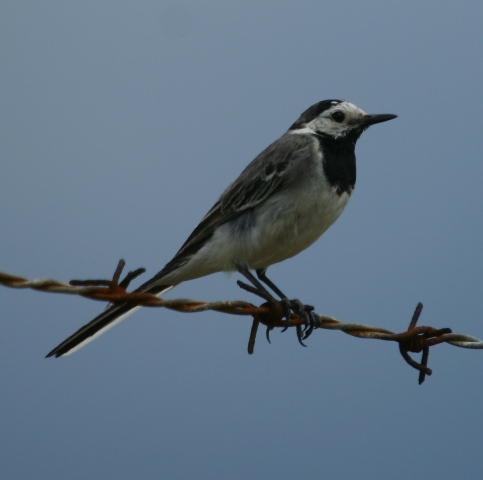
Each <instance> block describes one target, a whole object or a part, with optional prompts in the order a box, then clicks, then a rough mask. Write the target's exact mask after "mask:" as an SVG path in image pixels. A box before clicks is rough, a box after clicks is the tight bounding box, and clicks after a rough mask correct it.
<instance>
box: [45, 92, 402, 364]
mask: <svg viewBox="0 0 483 480" xmlns="http://www.w3.org/2000/svg"><path fill="white" fill-rule="evenodd" d="M393 118H396V115H391V114H381V115H369V114H367V113H365V112H364V111H362V110H361V109H360V108H358V107H356V106H355V105H354V104H352V103H349V102H346V101H341V100H324V101H322V102H319V103H316V104H315V105H312V106H311V107H310V108H308V109H307V110H306V111H305V112H303V113H302V115H300V117H299V119H298V120H297V121H296V122H295V123H294V124H293V125H292V126H291V127H290V128H289V130H288V131H287V132H286V133H285V134H284V135H282V136H281V137H280V138H279V139H278V140H276V141H275V142H274V143H272V144H271V145H270V146H268V147H267V148H266V149H265V150H264V151H263V152H262V153H260V154H259V155H258V156H257V157H256V158H255V160H253V161H252V162H251V163H250V164H249V165H248V166H247V167H246V168H245V170H244V171H243V172H242V173H241V175H240V176H239V177H238V178H237V179H236V180H235V181H234V182H233V183H232V184H231V185H230V186H229V187H228V188H227V189H226V190H225V191H224V192H223V194H222V195H221V197H220V198H219V200H218V201H217V202H216V203H215V205H214V206H213V208H212V209H211V210H210V211H209V212H208V213H207V214H206V215H205V217H204V218H203V219H202V220H201V222H200V223H199V225H198V226H197V227H196V228H195V229H194V231H193V233H192V234H191V235H190V236H189V238H188V239H187V240H186V242H185V243H184V244H183V246H182V247H181V249H180V250H179V252H178V253H177V254H176V255H175V256H174V258H173V259H172V260H171V261H170V262H169V263H167V264H166V266H165V267H164V268H163V269H162V270H161V271H160V272H159V273H157V274H156V275H155V276H154V277H153V278H151V279H150V280H148V281H147V282H146V283H144V284H143V285H141V287H139V288H138V289H137V290H136V291H140V292H148V293H151V294H155V295H161V294H162V293H164V292H166V291H167V290H170V289H171V288H173V287H175V286H176V285H179V284H180V283H181V282H185V281H187V280H192V279H194V278H199V277H203V276H205V275H210V274H212V273H215V272H221V271H225V272H226V271H238V272H240V273H241V274H242V275H243V276H244V277H245V278H247V279H248V280H249V281H250V282H251V283H252V284H253V285H255V287H256V288H260V287H261V288H264V287H263V286H262V285H261V283H260V282H259V281H258V280H257V279H256V278H255V276H254V275H253V274H252V273H251V272H250V270H254V271H255V272H256V274H257V276H258V279H259V280H261V281H262V282H264V283H265V284H266V285H268V286H269V287H270V288H271V289H272V290H273V291H274V292H275V293H276V294H277V295H279V296H280V297H281V298H282V299H285V300H286V297H285V295H283V293H282V292H281V291H280V290H279V289H278V288H277V287H276V286H275V285H274V284H273V283H272V282H271V281H270V280H269V279H268V278H267V277H266V275H265V272H266V270H267V268H268V267H269V266H270V265H272V264H274V263H278V262H281V261H283V260H285V259H287V258H290V257H293V256H294V255H297V254H298V253H299V252H301V251H302V250H304V249H306V248H307V247H308V246H309V245H311V244H312V243H313V242H315V241H316V240H317V239H318V238H319V237H320V236H321V235H322V234H323V233H324V232H325V231H326V230H327V229H328V228H329V227H330V226H331V225H332V224H333V223H334V222H335V220H337V218H338V217H339V215H340V214H341V213H342V211H343V210H344V208H345V206H346V205H347V202H348V201H349V198H350V196H351V193H352V190H353V189H354V185H355V182H356V157H355V152H354V150H355V146H356V142H357V140H358V138H359V137H360V135H361V134H362V132H363V131H364V130H366V129H367V128H368V127H369V126H370V125H374V124H376V123H381V122H386V121H388V120H391V119H393ZM300 305H302V304H300V302H298V301H291V302H289V306H290V308H291V309H292V310H293V311H296V313H300V308H299V307H298V306H300ZM303 307H304V306H303ZM138 308H140V307H139V306H135V307H133V306H131V305H126V304H124V305H123V304H118V305H113V306H111V307H110V308H108V309H107V310H105V311H104V312H103V313H101V314H100V315H99V316H97V317H96V318H94V320H92V321H91V322H89V323H88V324H87V325H85V326H83V327H82V328H80V329H79V330H78V331H77V332H75V333H74V334H73V335H71V336H70V337H69V338H67V339H66V340H65V341H64V342H62V343H61V344H60V345H59V346H57V347H56V348H54V349H53V350H52V351H51V352H50V353H49V354H48V355H47V357H51V356H56V357H60V356H62V355H67V354H70V353H72V352H74V351H76V350H78V349H79V348H81V347H83V346H84V345H85V344H87V343H88V342H90V341H91V340H93V339H94V338H96V337H98V336H99V335H101V334H102V333H104V332H105V331H106V330H108V329H109V328H111V327H113V326H114V325H116V324H118V323H119V322H121V321H122V320H123V319H124V318H126V317H127V316H128V315H129V314H131V313H133V312H134V311H135V310H137V309H138ZM307 310H309V309H307Z"/></svg>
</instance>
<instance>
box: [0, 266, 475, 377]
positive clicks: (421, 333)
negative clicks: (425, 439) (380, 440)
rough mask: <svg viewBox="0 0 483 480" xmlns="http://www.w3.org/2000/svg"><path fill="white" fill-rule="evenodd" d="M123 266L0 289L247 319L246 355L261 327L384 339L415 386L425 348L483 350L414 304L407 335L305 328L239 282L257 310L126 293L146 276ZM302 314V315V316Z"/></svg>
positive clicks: (329, 322) (423, 371) (331, 325)
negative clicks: (425, 322) (430, 321)
mask: <svg viewBox="0 0 483 480" xmlns="http://www.w3.org/2000/svg"><path fill="white" fill-rule="evenodd" d="M124 266H125V262H124V260H120V261H119V263H118V265H117V268H116V271H115V273H114V275H113V277H112V279H111V280H72V281H71V282H70V284H65V283H61V282H58V281H56V280H52V279H40V280H27V279H26V278H23V277H19V276H16V275H11V274H9V273H4V272H0V285H3V286H5V287H9V288H17V289H21V288H24V289H25V288H27V289H33V290H37V291H42V292H52V293H64V294H70V295H80V296H82V297H86V298H89V299H92V300H100V301H104V302H110V303H123V304H125V303H128V304H131V305H133V306H136V305H140V306H146V307H164V308H169V309H171V310H176V311H178V312H185V313H194V312H202V311H207V310H211V311H216V312H221V313H227V314H230V315H246V316H251V317H252V318H253V322H252V327H251V330H250V338H249V341H248V353H249V354H250V355H251V354H253V352H254V350H255V342H256V336H257V332H258V328H259V326H260V324H263V325H265V327H266V337H267V340H268V341H269V342H270V337H269V332H270V331H271V330H273V329H274V328H282V329H286V328H291V327H295V330H296V333H297V340H298V341H299V343H300V344H301V345H303V346H304V347H305V346H306V345H305V344H304V343H303V341H304V340H306V339H307V338H308V337H309V336H310V335H311V334H312V332H313V330H314V329H324V330H340V331H342V332H344V333H346V334H348V335H351V336H353V337H356V338H366V339H375V340H385V341H392V342H397V343H398V346H399V352H400V353H401V355H402V357H403V358H404V360H405V361H406V362H407V363H408V364H409V365H410V366H411V367H413V368H415V369H416V370H418V372H419V384H422V383H423V382H424V380H425V378H426V376H429V375H431V374H432V370H431V369H430V368H429V367H428V358H429V349H430V347H433V346H435V345H439V344H441V343H447V344H449V345H454V346H456V347H460V348H468V349H483V340H480V339H478V338H476V337H472V336H470V335H464V334H461V333H452V331H451V329H450V328H441V329H436V328H434V327H428V326H419V327H418V326H417V323H418V320H419V317H420V315H421V312H422V309H423V305H422V303H418V305H417V306H416V309H415V311H414V314H413V316H412V318H411V321H410V323H409V327H408V329H407V330H406V331H405V332H402V333H394V332H391V331H389V330H385V329H382V328H379V327H372V326H369V325H363V324H357V323H344V322H341V321H339V320H337V319H335V318H333V317H330V316H328V315H317V314H316V313H314V312H312V309H310V312H308V313H309V314H310V316H311V318H310V323H309V324H307V315H306V314H305V315H304V314H296V313H293V311H292V312H291V313H290V315H289V316H288V317H289V318H287V311H286V306H285V305H284V302H283V300H280V301H279V300H276V299H274V298H273V297H271V296H269V297H268V296H266V295H261V294H260V292H259V291H258V290H257V289H256V288H254V287H252V286H251V285H248V284H246V283H243V282H241V281H238V282H237V283H238V285H239V286H240V288H242V289H244V290H246V291H248V292H250V293H253V294H255V295H258V296H261V297H262V298H264V300H266V302H265V303H263V304H262V305H260V306H259V307H256V306H255V305H253V304H251V303H248V302H244V301H216V302H203V301H199V300H191V299H186V298H178V299H174V300H164V299H162V298H159V297H156V296H155V295H151V294H149V293H143V292H127V291H126V289H127V288H128V286H129V284H130V283H131V281H132V280H134V279H135V278H137V277H138V276H139V275H141V274H142V273H144V272H145V269H144V268H138V269H136V270H134V271H130V272H128V274H127V275H126V277H125V278H124V279H123V280H122V281H119V279H120V277H121V274H122V271H123V269H124ZM304 313H305V312H304ZM409 352H412V353H419V352H422V356H421V361H420V362H417V361H415V360H414V359H413V358H411V356H410V355H409Z"/></svg>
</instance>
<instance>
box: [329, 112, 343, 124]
mask: <svg viewBox="0 0 483 480" xmlns="http://www.w3.org/2000/svg"><path fill="white" fill-rule="evenodd" d="M331 118H332V120H334V122H337V123H342V122H343V121H344V118H345V115H344V113H343V112H341V111H340V110H336V111H335V112H334V113H333V114H332V115H331Z"/></svg>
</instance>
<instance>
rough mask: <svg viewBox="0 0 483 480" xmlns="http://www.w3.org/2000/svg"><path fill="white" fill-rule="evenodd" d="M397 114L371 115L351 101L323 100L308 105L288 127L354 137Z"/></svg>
mask: <svg viewBox="0 0 483 480" xmlns="http://www.w3.org/2000/svg"><path fill="white" fill-rule="evenodd" d="M396 117H397V115H392V114H386V113H384V114H377V115H371V114H368V113H366V112H364V111H363V110H361V109H360V108H359V107H357V106H356V105H354V104H353V103H350V102H346V101H344V100H323V101H321V102H318V103H316V104H315V105H312V106H311V107H309V108H308V109H307V110H305V112H303V113H302V115H300V117H299V118H298V120H297V121H296V122H295V123H294V124H293V125H292V126H291V127H290V130H291V131H294V130H298V131H303V130H305V129H306V130H307V132H311V133H316V134H319V135H324V136H329V137H333V138H339V137H345V136H348V135H350V136H353V135H355V136H356V138H357V137H359V135H360V134H361V133H362V132H363V131H364V130H365V129H366V128H368V127H370V126H371V125H374V124H376V123H381V122H387V121H388V120H392V119H393V118H396Z"/></svg>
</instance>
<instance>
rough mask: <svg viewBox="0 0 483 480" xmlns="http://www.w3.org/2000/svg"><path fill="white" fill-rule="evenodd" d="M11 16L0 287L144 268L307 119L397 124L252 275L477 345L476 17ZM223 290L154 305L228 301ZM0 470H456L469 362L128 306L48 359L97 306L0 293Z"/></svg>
mask: <svg viewBox="0 0 483 480" xmlns="http://www.w3.org/2000/svg"><path fill="white" fill-rule="evenodd" d="M228 3H229V2H221V1H219V2H217V1H203V2H198V1H187V2H182V1H179V2H174V1H169V2H168V1H156V2H155V1H138V2H124V1H118V2H112V1H111V2H108V1H101V2H100V1H83V2H72V1H62V2H61V1H57V2H56V1H51V2H37V1H21V0H15V1H13V0H12V1H10V0H4V1H3V2H2V6H1V7H0V9H1V10H0V13H1V14H0V23H1V25H0V27H1V28H0V45H1V46H0V48H1V59H2V60H1V77H0V82H1V109H0V121H1V125H0V138H1V142H0V149H1V151H0V155H1V164H0V201H1V206H2V208H1V214H0V219H1V220H0V221H1V230H0V242H1V243H0V247H1V257H0V260H1V261H0V269H1V270H4V271H8V272H11V273H15V274H18V275H23V276H26V277H29V278H38V277H51V278H56V279H59V280H62V281H68V280H69V279H71V278H93V277H94V278H99V277H101V278H105V277H109V276H110V275H111V273H112V271H113V269H114V267H115V265H116V263H117V261H118V259H119V258H126V260H127V262H128V267H127V268H130V269H132V268H136V267H140V266H145V267H147V268H148V272H147V274H145V276H144V278H147V275H151V274H154V273H156V271H157V270H158V269H160V268H161V267H162V266H163V265H164V263H165V262H166V261H168V260H169V259H170V257H171V256H172V255H173V254H174V253H175V252H176V250H177V249H178V248H179V246H180V245H181V243H182V242H183V241H184V240H185V238H186V237H187V235H188V234H189V233H190V232H191V230H192V228H193V227H194V226H195V225H196V223H197V222H198V221H199V220H200V218H201V217H202V216H203V215H204V213H205V212H206V211H207V210H208V209H209V208H210V207H211V205H212V204H213V203H214V201H215V200H216V199H217V196H218V195H219V194H220V193H221V191H222V190H223V189H224V188H225V186H226V185H227V184H228V183H229V182H230V181H231V180H233V179H234V178H235V177H236V176H237V175H238V174H239V172H240V171H241V170H242V169H243V167H244V166H245V165H246V164H247V163H248V162H249V161H250V160H251V159H252V158H254V157H255V155H256V154H258V153H259V152H260V151H261V150H262V149H263V148H264V147H265V146H267V145H268V144H269V143H270V142H271V141H273V140H274V139H276V138H277V137H278V136H279V135H281V134H282V133H283V132H284V131H285V130H286V129H287V128H288V126H289V125H290V124H291V123H292V122H293V121H294V120H295V119H296V118H297V116H298V115H299V114H300V113H301V112H302V111H303V110H304V109H305V108H307V107H308V106H310V105H311V104H313V103H315V102H317V101H319V100H322V99H325V98H344V99H348V100H350V101H352V102H354V103H356V104H357V105H359V106H360V107H361V108H363V109H364V110H366V111H368V112H371V113H396V114H398V115H399V118H398V119H397V120H394V121H392V122H390V123H387V124H384V125H380V126H376V127H373V128H371V129H370V130H369V131H368V132H367V133H366V134H364V136H363V137H362V138H361V140H360V141H359V144H358V147H357V156H358V183H357V188H356V191H355V193H354V195H353V198H352V200H351V203H350V204H349V206H348V208H347V210H346V212H345V213H344V215H343V216H342V217H341V218H340V220H339V221H338V222H337V223H336V225H335V226H334V227H333V228H332V229H330V230H329V232H328V233H327V234H326V235H324V237H323V238H322V239H321V240H320V241H319V242H317V243H316V244H315V245H314V246H312V247H311V248H310V249H308V250H307V251H305V252H303V253H302V254H301V255H299V256H298V257H296V258H294V259H292V260H290V261H287V262H285V263H284V264H282V265H277V266H274V267H272V268H271V270H270V273H271V276H272V277H273V278H274V279H275V280H276V282H277V283H278V284H279V285H280V286H281V288H282V289H283V290H284V291H287V292H289V294H290V296H293V297H300V298H302V299H303V300H304V301H305V302H307V303H312V304H314V305H316V308H317V311H319V312H321V313H326V314H329V315H333V316H336V317H337V318H340V319H342V320H346V321H358V322H363V323H369V324H373V325H378V326H381V327H385V328H388V329H391V330H395V331H402V330H404V329H405V328H406V326H407V324H408V322H409V320H410V317H411V314H412V312H413V309H414V307H415V305H416V303H417V302H418V301H419V300H421V301H423V302H424V304H425V309H424V311H423V315H422V318H421V323H422V324H430V325H434V326H437V327H447V326H448V327H452V328H453V329H454V331H456V332H462V333H469V334H473V335H476V336H480V337H481V336H483V314H482V313H481V311H482V307H483V298H482V293H481V292H482V280H483V259H482V257H481V254H480V252H481V245H482V243H483V228H482V215H481V209H482V206H483V194H482V184H483V168H482V166H481V165H482V153H481V152H482V151H483V141H482V135H481V123H482V115H481V112H482V111H483V94H482V85H483V68H482V56H481V47H482V40H483V33H482V28H481V19H482V15H483V6H482V3H481V1H479V2H477V1H469V2H464V3H461V2H460V3H457V2H437V1H428V2H415V1H408V2H383V1H373V2H327V1H320V0H318V1H299V2H285V1H284V2H282V1H280V2H275V1H273V2H269V1H262V2H255V1H246V2H238V3H239V4H237V3H236V2H232V3H231V4H228ZM236 279H237V275H232V276H227V275H225V274H218V275H213V276H211V277H209V278H204V279H201V280H198V281H194V282H190V283H189V284H186V285H183V286H181V287H180V288H178V289H176V290H175V291H174V292H172V293H171V294H170V297H179V296H183V297H186V296H188V297H192V298H197V299H205V300H215V299H247V300H251V301H252V300H254V299H253V298H251V297H250V296H249V295H248V294H246V293H245V292H242V291H240V290H239V289H238V288H237V286H236V284H235V281H236ZM0 301H1V326H0V372H1V379H2V387H1V395H0V411H1V420H0V421H1V425H0V432H1V433H0V436H1V445H0V456H1V461H0V476H1V477H2V478H12V479H13V478H19V479H20V478H35V479H47V478H48V479H53V478H71V479H81V478H82V479H84V478H117V479H131V478H148V479H150V478H153V479H154V478H169V479H171V478H172V479H190V478H197V479H213V478H228V479H245V478H256V479H266V478H281V479H292V478H308V479H315V478H331V479H347V478H361V479H373V478H391V479H403V478H404V479H405V478H407V477H408V475H411V477H413V478H439V479H442V478H443V479H446V478H456V477H458V478H474V475H475V473H474V472H477V471H481V469H482V468H483V456H482V455H481V444H482V441H483V433H482V428H481V426H482V416H481V410H482V405H481V398H482V395H483V356H482V355H483V354H482V353H480V352H478V351H469V350H462V349H457V348H455V347H451V346H447V345H445V346H439V347H436V348H435V349H433V350H432V353H431V356H430V366H431V367H433V369H434V373H433V376H432V377H430V378H428V379H427V381H426V383H425V384H424V385H423V386H422V387H419V386H418V385H417V372H415V371H414V370H412V369H411V368H409V367H408V366H407V365H406V364H405V363H404V362H403V360H402V359H401V358H400V356H399V353H398V351H397V347H396V345H394V344H387V343H383V342H376V341H363V340H359V339H354V338H351V337H348V336H345V335H344V334H342V333H337V332H327V331H320V330H319V331H316V332H314V334H313V335H312V337H311V338H310V340H309V341H308V344H309V348H301V347H300V346H299V345H298V344H297V342H296V339H295V334H294V332H293V331H289V332H287V333H285V334H283V335H281V334H280V333H278V332H274V333H273V334H272V345H269V344H267V343H266V342H265V340H264V338H263V335H260V337H259V339H258V342H257V345H256V349H255V354H254V355H253V356H248V355H247V353H246V344H247V340H248V334H249V330H250V323H251V322H250V320H249V319H248V318H241V317H230V316H227V315H222V314H217V313H204V314H196V315H188V314H178V313H173V312H170V311H166V310H161V309H151V310H149V309H144V310H142V311H140V312H137V314H136V315H135V316H133V317H131V318H130V319H129V320H128V321H126V322H124V323H123V324H121V325H120V326H118V327H117V328H115V329H113V330H111V331H109V332H108V333H107V334H106V335H104V336H103V337H101V338H100V339H98V340H97V341H95V342H94V343H92V344H90V345H89V346H88V347H86V348H85V349H83V350H81V351H80V352H78V353H76V354H75V355H73V356H71V357H68V358H64V359H58V360H52V359H49V360H44V358H43V357H44V355H45V354H46V353H47V352H48V351H49V350H50V349H51V348H53V347H54V346H55V345H56V344H57V343H59V342H60V341H61V340H63V339H64V338H65V337H66V336H68V335H69V334H71V333H72V332H73V331H74V330H76V329H77V328H78V327H79V326H81V325H82V324H83V323H85V322H87V321H88V320H89V319H90V318H91V317H92V316H94V315H95V314H96V313H98V312H99V311H100V310H102V308H103V305H102V304H98V303H95V302H92V301H88V300H84V299H80V298H75V297H64V296H60V295H58V296H54V295H50V294H42V293H37V292H30V291H14V290H9V289H5V288H2V289H0Z"/></svg>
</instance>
